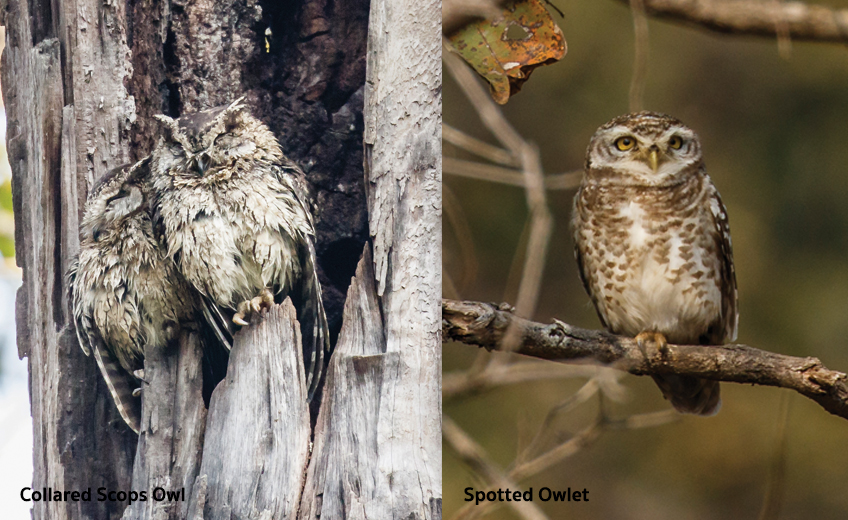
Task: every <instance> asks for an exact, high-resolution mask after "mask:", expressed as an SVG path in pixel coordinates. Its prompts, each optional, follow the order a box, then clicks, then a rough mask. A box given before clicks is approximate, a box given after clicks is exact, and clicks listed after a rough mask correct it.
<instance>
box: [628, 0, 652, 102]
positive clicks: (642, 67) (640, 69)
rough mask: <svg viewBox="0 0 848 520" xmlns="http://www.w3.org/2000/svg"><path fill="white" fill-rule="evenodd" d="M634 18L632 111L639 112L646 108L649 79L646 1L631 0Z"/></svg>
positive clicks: (631, 84)
mask: <svg viewBox="0 0 848 520" xmlns="http://www.w3.org/2000/svg"><path fill="white" fill-rule="evenodd" d="M630 13H631V15H632V16H633V40H634V46H633V48H634V51H633V77H632V78H631V80H630V111H631V112H638V111H640V110H642V108H643V106H644V96H645V80H646V78H647V77H648V17H647V16H645V3H644V0H630Z"/></svg>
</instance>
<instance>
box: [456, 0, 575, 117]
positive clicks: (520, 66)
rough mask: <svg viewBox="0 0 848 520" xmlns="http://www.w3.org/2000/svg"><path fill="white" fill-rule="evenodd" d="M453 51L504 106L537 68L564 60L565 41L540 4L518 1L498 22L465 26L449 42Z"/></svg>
mask: <svg viewBox="0 0 848 520" xmlns="http://www.w3.org/2000/svg"><path fill="white" fill-rule="evenodd" d="M449 40H450V42H451V45H452V46H453V49H454V50H455V51H456V52H457V53H458V54H459V55H460V56H462V58H463V59H464V60H465V61H467V62H468V64H469V65H471V66H472V67H473V68H474V70H476V71H477V73H478V74H480V75H481V76H483V78H485V79H486V81H487V82H488V83H489V87H490V88H491V92H492V97H493V98H494V100H495V101H497V102H498V103H500V104H501V105H503V104H504V103H506V102H507V101H509V97H510V96H512V95H514V94H516V93H517V92H518V91H519V90H521V86H522V85H523V84H524V82H525V81H527V80H528V79H529V78H530V73H531V72H533V70H534V69H535V68H536V67H540V66H542V65H550V64H551V63H555V62H557V61H558V60H560V59H562V57H563V56H565V49H566V46H565V39H564V38H563V36H562V31H561V30H560V28H559V26H558V25H557V24H556V22H554V20H553V19H552V18H551V15H550V13H548V10H547V9H545V4H544V3H543V2H542V1H541V0H516V1H515V2H510V3H509V4H507V6H506V7H504V9H503V15H502V17H501V18H498V19H497V20H480V21H477V22H474V23H470V24H468V25H466V26H465V27H464V28H462V29H460V30H458V31H456V32H455V33H454V34H452V35H451V36H450V38H449Z"/></svg>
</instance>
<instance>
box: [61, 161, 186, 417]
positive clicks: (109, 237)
mask: <svg viewBox="0 0 848 520" xmlns="http://www.w3.org/2000/svg"><path fill="white" fill-rule="evenodd" d="M147 174H148V161H147V160H146V159H145V160H143V161H140V162H138V163H136V164H134V165H126V166H122V167H120V168H116V169H114V170H112V171H111V172H109V173H108V174H106V175H104V176H103V177H102V178H101V179H100V180H99V181H98V182H97V183H96V184H95V185H94V186H93V187H92V189H91V191H90V193H89V196H88V199H87V201H86V204H85V210H84V214H83V220H82V224H81V226H80V252H79V256H78V257H77V258H76V259H74V260H73V261H72V263H71V267H70V270H69V272H68V279H69V287H70V301H71V308H72V311H73V317H74V322H75V324H76V331H77V337H78V339H79V343H80V346H81V347H82V349H83V351H84V352H85V353H86V355H88V354H90V353H91V352H94V357H95V359H96V360H97V365H98V366H99V367H100V372H101V373H102V374H103V378H104V379H105V380H106V384H107V386H108V387H109V391H110V393H111V394H112V398H113V399H114V400H115V404H116V405H117V407H118V411H119V412H120V414H121V417H123V419H124V421H126V423H127V424H128V425H129V426H130V428H132V429H133V431H135V432H136V433H138V431H139V422H140V418H141V407H140V400H139V393H140V384H141V376H142V374H143V369H144V347H145V345H146V344H151V345H153V346H154V347H163V346H165V345H166V344H167V343H168V341H170V340H171V339H172V338H173V337H174V335H175V333H176V331H178V330H179V326H180V324H182V323H184V322H186V321H190V320H191V317H192V315H193V314H194V310H195V305H194V299H193V298H192V292H191V291H190V287H189V286H188V285H187V284H186V283H185V281H184V280H183V278H182V276H180V275H179V273H177V271H176V266H175V265H174V264H173V262H171V261H170V259H168V258H167V256H166V254H165V250H164V248H163V247H162V246H161V243H160V241H159V238H158V236H157V235H156V233H155V232H154V229H153V225H152V220H151V216H150V211H149V207H148V198H147V193H148V192H147V186H146V178H147Z"/></svg>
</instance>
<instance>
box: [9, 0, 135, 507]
mask: <svg viewBox="0 0 848 520" xmlns="http://www.w3.org/2000/svg"><path fill="white" fill-rule="evenodd" d="M30 5H36V4H29V3H26V2H10V3H9V4H8V6H7V9H6V10H5V12H4V14H5V18H4V20H3V24H4V25H5V26H6V29H7V30H6V37H7V45H6V50H5V52H4V53H3V62H2V85H3V90H4V97H5V100H6V109H7V122H8V131H7V148H8V152H9V159H10V163H11V165H12V170H13V173H14V176H13V198H14V205H15V219H16V236H15V239H16V240H15V242H16V249H17V261H18V265H20V266H21V267H22V268H23V271H24V283H23V285H22V287H21V289H20V291H19V294H18V300H17V306H16V312H17V315H18V331H19V334H18V345H19V353H20V354H21V355H22V356H23V355H26V356H28V359H29V369H30V387H31V402H32V416H33V421H34V430H33V432H34V436H33V446H34V449H35V454H34V457H33V462H34V471H33V487H34V488H40V487H52V488H54V489H63V490H64V489H78V490H86V489H87V488H89V487H91V488H92V493H93V494H94V495H95V497H96V490H97V488H99V487H107V488H110V489H127V488H128V487H129V485H130V463H131V460H132V454H133V452H134V451H135V442H136V441H135V437H134V435H132V433H131V432H129V431H128V430H126V429H125V428H123V427H122V425H121V424H119V423H118V422H115V420H116V419H117V420H118V421H120V419H118V416H117V415H115V413H114V405H113V404H112V403H111V402H110V401H111V399H110V398H109V397H108V392H107V390H106V387H105V385H104V384H102V382H101V381H99V378H98V374H97V368H96V366H95V364H94V362H93V360H90V359H86V358H85V356H84V355H83V354H82V352H81V350H80V348H79V346H78V345H77V344H76V339H75V337H74V335H73V332H72V331H68V330H67V329H65V328H64V326H65V322H66V313H65V306H66V303H67V302H66V298H65V287H64V280H63V275H64V272H65V270H66V266H67V261H68V259H69V258H70V256H71V255H72V254H73V253H74V251H75V247H76V244H77V243H76V241H75V239H74V235H75V234H76V226H77V217H78V215H77V214H76V213H74V214H70V212H71V211H74V212H75V211H76V210H77V208H78V207H79V205H78V199H79V197H80V196H81V195H80V193H78V191H77V188H78V183H77V182H76V179H77V177H76V174H75V170H76V164H78V162H77V161H78V158H79V157H80V154H79V151H78V150H76V149H75V148H76V146H77V145H78V144H79V141H78V137H79V136H80V135H81V134H79V133H78V131H79V130H80V128H81V127H80V126H79V125H78V122H77V121H76V115H75V112H74V111H73V110H72V109H68V108H63V107H64V105H65V103H66V96H67V94H68V91H67V90H66V89H65V87H66V82H67V81H68V77H67V74H66V71H67V69H66V68H65V58H66V57H65V55H64V54H63V52H62V51H63V49H65V48H66V47H65V46H66V45H67V43H68V42H67V41H66V40H64V39H63V38H64V37H65V36H66V33H65V32H64V31H60V30H59V27H60V23H59V22H60V20H61V16H60V14H59V13H58V12H55V11H51V10H50V9H49V8H43V9H42V10H37V11H35V12H31V11H30ZM94 65H97V64H96V63H95V64H94ZM89 93H90V94H92V95H93V94H95V90H94V89H91V88H90V89H89ZM79 97H80V99H81V100H82V99H84V98H85V95H84V94H82V93H81V94H80V96H79ZM96 138H97V139H99V137H96ZM82 193H83V194H84V191H83V192H82ZM69 381H74V382H75V384H68V382H69ZM123 506H124V504H121V503H114V502H99V501H96V500H93V501H91V502H78V503H72V502H71V503H66V502H37V503H34V504H33V516H34V518H50V519H58V520H62V519H65V518H81V517H84V516H85V517H89V518H103V519H107V518H117V516H119V515H120V510H121V509H123Z"/></svg>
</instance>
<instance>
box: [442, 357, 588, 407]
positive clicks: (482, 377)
mask: <svg viewBox="0 0 848 520" xmlns="http://www.w3.org/2000/svg"><path fill="white" fill-rule="evenodd" d="M598 368H599V367H597V366H593V365H563V364H560V363H544V362H542V361H538V360H528V361H521V362H517V363H512V364H510V365H506V366H503V367H499V368H497V369H491V370H487V371H485V372H483V373H481V374H470V373H469V372H468V371H465V370H463V371H459V372H451V373H447V374H445V375H443V376H442V399H443V400H445V401H448V400H451V399H459V398H463V397H469V396H472V395H475V394H478V393H480V392H485V391H487V390H491V389H494V388H500V387H503V386H509V385H517V384H521V383H529V382H533V381H542V380H546V379H574V378H592V377H594V376H596V375H597V373H598Z"/></svg>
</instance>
